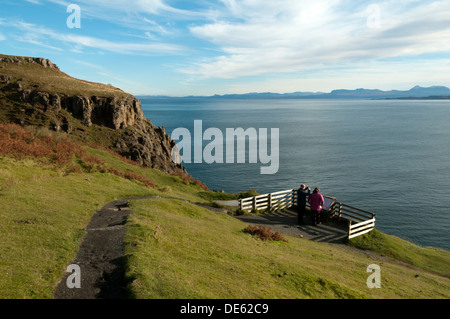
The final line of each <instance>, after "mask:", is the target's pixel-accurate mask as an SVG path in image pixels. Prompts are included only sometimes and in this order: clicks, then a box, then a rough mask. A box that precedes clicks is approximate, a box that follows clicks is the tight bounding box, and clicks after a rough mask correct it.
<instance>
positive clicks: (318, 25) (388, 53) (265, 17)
mask: <svg viewBox="0 0 450 319" xmlns="http://www.w3.org/2000/svg"><path fill="white" fill-rule="evenodd" d="M71 4H76V5H78V7H79V8H80V14H79V18H80V19H79V21H80V28H76V27H75V28H70V27H69V26H70V25H68V23H67V21H68V18H69V20H70V21H72V22H75V21H76V20H75V19H73V18H74V16H73V14H74V13H75V12H74V11H72V10H69V11H68V10H67V9H68V6H69V5H71ZM0 48H1V49H0V53H4V54H12V55H24V56H37V57H45V58H49V59H50V60H52V61H53V62H54V63H56V64H57V65H58V66H59V67H60V69H61V70H62V71H64V72H66V73H68V74H69V75H71V76H74V77H77V78H81V79H85V80H89V81H94V82H102V83H109V84H112V85H114V86H117V87H120V88H121V89H123V90H125V91H127V92H130V93H132V94H135V95H142V94H149V95H172V96H185V95H213V94H226V93H246V92H269V91H270V92H280V93H285V92H296V91H307V92H317V91H321V92H329V91H331V90H333V89H356V88H362V87H363V88H370V89H375V88H378V89H384V90H387V89H400V90H406V89H410V88H411V87H413V86H415V85H421V86H432V85H445V86H449V87H450V1H448V0H446V1H417V0H395V1H394V0H380V1H376V0H374V1H354V0H352V1H350V0H316V1H301V0H241V1H239V0H220V1H208V0H198V1H170V0H110V1H107V0H100V1H91V0H79V1H75V0H73V1H72V0H71V1H65V0H2V1H1V4H0Z"/></svg>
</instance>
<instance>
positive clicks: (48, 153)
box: [0, 125, 450, 299]
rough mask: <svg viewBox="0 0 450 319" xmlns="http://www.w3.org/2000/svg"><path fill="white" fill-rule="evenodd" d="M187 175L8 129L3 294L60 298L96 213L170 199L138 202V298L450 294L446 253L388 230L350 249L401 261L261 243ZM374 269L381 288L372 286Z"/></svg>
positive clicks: (0, 198)
mask: <svg viewBox="0 0 450 319" xmlns="http://www.w3.org/2000/svg"><path fill="white" fill-rule="evenodd" d="M183 178H184V179H183ZM183 178H181V177H179V176H174V175H169V174H166V173H163V172H161V171H158V170H153V169H145V168H142V167H139V166H137V165H134V164H133V163H131V162H129V161H127V160H125V159H123V158H120V157H119V156H116V155H114V154H113V153H111V152H108V151H106V150H102V149H100V148H96V147H94V146H93V145H90V146H86V145H82V144H80V143H79V142H75V141H73V140H70V139H69V138H68V137H67V135H65V134H59V133H54V132H50V131H47V130H44V129H34V128H31V129H23V128H20V127H17V126H14V125H0V205H1V206H0V207H2V209H1V210H0V274H1V276H0V298H20V299H21V298H52V297H53V291H54V289H55V287H56V285H57V284H58V282H59V280H60V278H61V277H62V275H63V274H64V272H65V268H66V267H67V265H68V264H70V263H71V261H72V260H73V259H74V257H75V255H76V252H77V251H78V248H79V245H80V240H81V238H82V236H83V235H84V234H85V231H84V228H85V227H86V225H87V224H88V222H89V220H90V218H91V217H92V215H93V214H94V212H95V210H96V209H99V208H100V207H102V206H103V205H104V204H106V203H107V202H110V201H112V200H115V199H120V198H124V197H130V196H141V195H159V196H160V198H156V199H149V200H143V201H135V202H132V208H133V210H134V212H133V213H132V215H131V216H130V218H129V221H128V224H127V225H128V228H127V229H128V230H127V239H126V253H127V255H128V256H129V258H128V271H127V276H128V277H129V278H130V279H133V281H132V284H131V285H130V287H129V291H130V297H135V298H449V297H450V279H449V267H448V265H449V264H450V253H448V252H444V251H441V250H437V249H424V248H420V247H417V246H415V245H413V244H411V243H409V242H406V241H403V240H400V239H398V238H395V237H392V236H386V235H384V234H381V233H379V232H374V233H370V234H369V235H368V236H365V237H361V238H358V240H357V241H352V242H351V244H353V245H357V246H358V247H361V248H364V249H370V252H372V251H377V252H380V253H382V254H383V255H385V256H388V257H391V258H392V259H387V258H386V257H380V256H378V255H376V254H374V253H370V254H366V253H362V252H361V251H360V250H357V249H355V248H352V247H350V246H345V245H332V244H327V243H317V242H313V241H309V240H306V239H300V238H293V237H288V236H286V238H287V239H288V242H278V241H262V240H260V239H259V238H256V237H253V236H252V235H251V234H248V233H246V232H244V228H245V227H246V224H244V223H242V222H241V221H239V220H237V219H235V218H233V217H231V216H229V215H227V214H224V213H218V212H213V211H211V210H208V209H205V208H202V207H199V206H197V205H194V204H193V203H194V202H202V203H207V202H208V201H209V198H214V197H215V196H217V195H216V194H215V193H210V194H211V195H208V194H209V193H208V192H207V191H205V189H203V188H202V187H201V184H200V183H199V182H198V181H194V180H192V179H188V178H187V177H186V176H184V177H183ZM220 196H225V195H220ZM175 198H178V199H175ZM179 199H182V200H183V201H182V200H179ZM372 263H375V264H378V265H380V267H381V285H382V288H381V289H368V288H367V286H366V279H367V276H368V275H369V274H368V273H367V272H366V268H367V266H368V265H369V264H372Z"/></svg>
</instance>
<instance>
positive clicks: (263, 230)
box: [244, 225, 288, 242]
mask: <svg viewBox="0 0 450 319" xmlns="http://www.w3.org/2000/svg"><path fill="white" fill-rule="evenodd" d="M244 232H245V233H249V234H252V235H253V236H257V237H259V238H261V239H262V240H264V241H266V240H276V241H284V242H288V241H287V239H285V238H284V237H283V236H282V235H281V233H280V232H279V231H277V232H275V233H274V232H273V231H272V229H271V228H267V227H266V226H264V227H261V226H253V225H249V226H247V227H246V228H245V229H244Z"/></svg>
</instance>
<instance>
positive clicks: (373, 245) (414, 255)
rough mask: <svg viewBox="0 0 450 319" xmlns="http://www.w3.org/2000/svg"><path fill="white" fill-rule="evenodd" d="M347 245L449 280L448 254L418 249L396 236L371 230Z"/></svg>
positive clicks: (418, 247)
mask: <svg viewBox="0 0 450 319" xmlns="http://www.w3.org/2000/svg"><path fill="white" fill-rule="evenodd" d="M349 245H351V246H353V247H357V248H360V249H365V250H370V251H374V252H377V253H380V254H383V255H385V256H388V257H391V258H394V259H396V260H399V261H402V262H405V263H407V264H410V265H413V266H416V267H419V268H422V269H424V270H428V271H431V272H435V273H437V274H440V275H442V276H446V277H448V278H450V257H449V253H448V252H446V251H444V250H441V249H437V248H432V247H426V248H423V247H420V246H417V245H414V244H413V243H411V242H409V241H406V240H404V239H401V238H398V237H396V236H392V235H387V234H383V233H382V232H379V231H378V230H376V229H375V230H373V231H371V232H369V233H368V234H365V235H363V236H359V237H355V238H352V239H351V240H350V241H349Z"/></svg>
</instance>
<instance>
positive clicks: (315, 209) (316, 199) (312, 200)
mask: <svg viewBox="0 0 450 319" xmlns="http://www.w3.org/2000/svg"><path fill="white" fill-rule="evenodd" d="M308 203H309V205H310V208H311V213H312V216H313V224H314V226H317V225H318V224H320V211H321V210H322V207H323V204H324V203H325V200H324V198H323V196H322V194H321V193H320V188H319V187H316V188H314V191H313V193H312V194H311V195H309V197H308Z"/></svg>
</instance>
